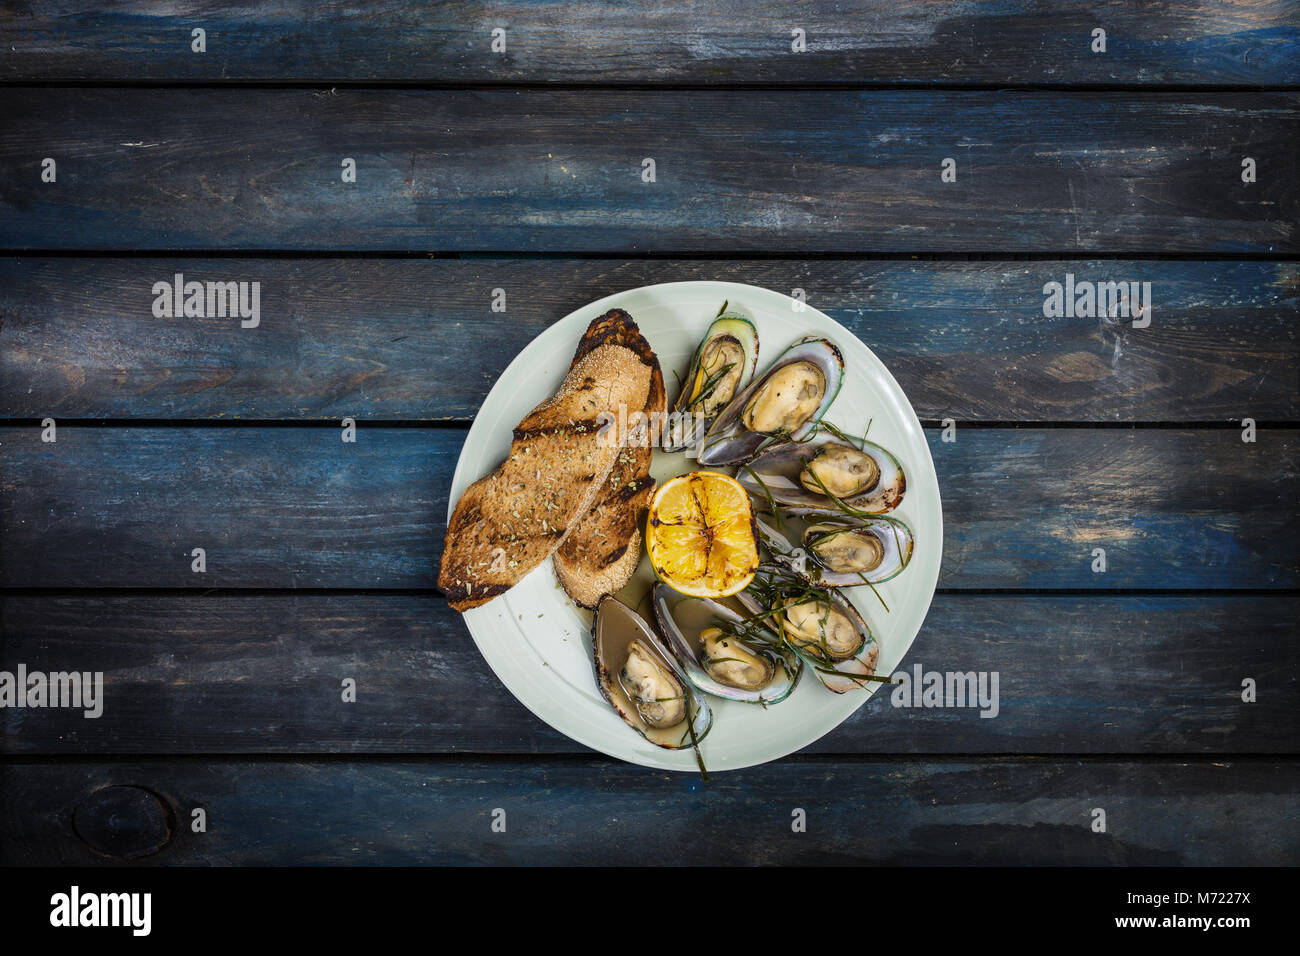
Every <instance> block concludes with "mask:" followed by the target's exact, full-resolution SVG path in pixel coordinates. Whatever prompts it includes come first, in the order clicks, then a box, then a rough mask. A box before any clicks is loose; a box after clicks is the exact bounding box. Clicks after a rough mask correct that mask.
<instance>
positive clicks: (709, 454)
mask: <svg viewBox="0 0 1300 956" xmlns="http://www.w3.org/2000/svg"><path fill="white" fill-rule="evenodd" d="M843 381H844V356H843V355H841V354H840V350H839V349H838V348H837V347H836V345H835V343H833V342H831V341H830V340H829V339H823V338H815V337H809V338H805V339H800V340H799V341H798V342H795V343H794V344H793V345H791V346H790V347H789V348H788V349H786V350H785V351H784V352H782V353H781V354H780V356H778V357H777V359H776V361H775V362H773V363H772V364H771V365H770V366H769V367H768V368H767V370H766V371H765V372H764V373H763V374H762V375H760V376H759V377H758V378H756V379H754V381H753V382H751V383H750V384H749V387H748V388H746V389H745V390H744V391H743V392H741V393H740V394H739V395H737V396H736V397H735V398H734V399H733V400H732V401H731V404H730V405H728V406H727V407H726V409H725V410H724V411H723V412H722V414H721V415H719V416H718V419H717V421H715V422H714V423H713V427H712V428H710V429H709V431H708V434H707V435H705V436H704V439H703V442H702V444H703V447H702V448H701V450H700V456H699V462H700V464H701V465H706V466H709V467H716V466H718V465H731V464H736V463H737V462H743V461H748V460H749V459H751V458H753V457H754V455H755V454H756V453H757V452H758V451H759V449H760V448H762V447H763V446H764V444H769V445H770V444H773V443H780V442H786V441H792V440H793V441H798V440H800V439H802V438H804V437H806V436H807V435H809V434H811V433H812V430H813V429H814V428H816V427H817V423H818V422H819V421H821V419H822V416H824V415H825V414H826V411H827V409H829V408H830V407H831V403H832V402H833V401H835V396H836V395H838V394H839V391H840V385H841V384H842V383H843Z"/></svg>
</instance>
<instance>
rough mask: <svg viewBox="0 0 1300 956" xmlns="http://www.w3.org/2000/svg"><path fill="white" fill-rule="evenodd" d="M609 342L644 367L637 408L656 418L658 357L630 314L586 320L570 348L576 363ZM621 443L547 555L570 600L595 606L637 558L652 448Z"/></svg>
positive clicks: (627, 575)
mask: <svg viewBox="0 0 1300 956" xmlns="http://www.w3.org/2000/svg"><path fill="white" fill-rule="evenodd" d="M608 343H615V344H618V345H620V346H623V347H624V348H628V349H630V350H632V351H633V352H635V353H636V354H637V355H638V356H639V357H640V359H641V361H642V362H644V363H645V364H646V366H647V367H649V368H650V370H651V374H650V388H649V392H648V393H647V396H646V403H645V406H644V408H643V409H642V410H643V411H644V412H646V413H654V414H656V415H659V416H662V414H663V412H664V411H665V409H666V407H667V394H666V392H665V390H664V379H663V372H662V370H661V369H660V367H659V359H658V357H657V356H656V355H655V353H654V349H652V348H651V347H650V343H649V342H647V341H646V339H645V336H643V335H642V334H641V330H640V329H638V328H637V326H636V323H635V322H634V321H633V320H632V316H630V315H628V313H626V312H624V311H623V310H622V309H611V310H610V311H609V312H606V313H605V314H604V315H602V316H601V317H600V318H599V319H597V320H596V321H595V322H593V323H592V324H591V326H590V327H589V328H588V330H587V335H585V336H583V339H582V341H581V342H579V343H578V348H577V350H576V351H575V352H574V356H573V361H574V364H577V363H578V362H580V361H581V360H582V359H583V357H584V356H585V355H586V354H588V352H589V351H590V349H592V348H594V347H595V346H596V345H598V344H608ZM642 437H643V439H644V442H643V443H640V444H638V443H636V442H635V441H634V443H632V444H629V445H627V446H626V447H625V448H624V450H623V452H622V453H621V454H620V455H619V456H618V459H617V460H616V462H615V465H614V467H613V469H612V470H611V472H610V475H609V477H608V478H607V479H606V481H605V482H604V483H603V484H602V486H601V489H600V491H599V492H598V494H597V495H596V498H595V499H594V501H593V502H592V506H591V510H590V511H588V512H587V514H586V515H585V516H583V518H582V519H581V520H580V521H579V522H578V523H577V524H576V525H575V526H574V528H573V530H572V531H571V532H570V533H569V535H568V536H567V537H566V538H565V539H564V541H563V542H562V543H561V545H560V547H559V549H558V550H557V551H556V552H555V554H554V555H553V556H552V557H551V564H552V565H553V566H554V568H555V577H556V580H558V581H559V582H560V586H561V587H563V588H564V591H565V593H566V594H568V595H569V597H570V599H572V600H573V602H574V603H575V604H578V605H580V606H581V607H585V608H593V609H594V608H595V607H596V606H597V605H598V604H599V603H600V600H601V598H603V597H605V595H607V594H615V593H617V592H618V591H621V590H622V589H623V587H624V585H626V584H627V582H628V581H629V580H630V579H631V577H632V575H633V573H635V571H636V566H637V564H638V563H640V560H641V543H642V537H641V528H642V526H643V523H644V522H643V519H644V515H645V512H646V509H647V508H649V506H650V499H651V498H652V497H653V496H654V488H655V483H654V479H652V478H651V477H650V465H651V462H652V460H653V457H654V448H653V446H652V444H651V443H650V442H649V440H648V438H649V436H648V435H643V436H642Z"/></svg>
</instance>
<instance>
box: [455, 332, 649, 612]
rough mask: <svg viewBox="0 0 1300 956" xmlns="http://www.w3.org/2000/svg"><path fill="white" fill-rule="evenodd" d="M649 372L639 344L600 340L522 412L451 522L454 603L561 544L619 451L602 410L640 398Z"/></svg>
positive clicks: (463, 602) (506, 581) (508, 581)
mask: <svg viewBox="0 0 1300 956" xmlns="http://www.w3.org/2000/svg"><path fill="white" fill-rule="evenodd" d="M597 321H599V320H597ZM650 379H651V369H650V367H649V366H647V365H646V364H645V363H644V362H643V361H642V360H641V357H640V356H639V355H637V353H636V352H634V351H632V350H631V349H628V348H625V347H623V346H621V345H616V344H612V343H601V344H597V345H595V346H594V347H593V348H591V349H590V350H589V351H588V352H587V354H585V355H584V356H583V357H582V359H581V360H580V361H579V362H576V363H574V365H573V366H572V367H571V368H570V369H569V373H568V375H566V376H565V379H564V382H563V384H562V385H561V386H560V390H559V391H558V392H556V394H555V395H554V396H553V397H551V398H548V399H547V400H546V401H544V402H542V403H541V404H540V405H538V406H537V407H536V408H535V409H533V410H532V411H531V412H529V413H528V415H527V416H525V418H524V420H523V421H521V422H520V423H519V425H518V426H517V427H516V428H515V431H514V440H513V442H512V443H511V446H510V457H509V458H508V459H507V460H506V461H505V462H503V463H502V464H501V466H500V467H498V468H497V470H496V471H494V472H493V473H492V474H490V475H488V476H487V477H485V478H480V479H479V480H478V481H476V482H474V484H472V485H470V486H469V488H467V489H466V490H465V493H464V494H463V495H462V496H461V498H460V500H459V501H458V502H456V508H455V511H454V512H453V513H452V516H451V521H450V522H448V525H447V537H446V543H445V545H444V547H443V552H442V564H441V567H440V568H439V573H438V587H439V588H441V589H442V591H443V592H444V593H445V594H446V595H447V598H448V601H449V602H450V603H451V606H452V607H454V608H455V609H456V610H458V611H467V610H469V609H470V608H473V607H478V606H479V605H481V604H486V603H487V602H488V601H490V600H492V598H494V597H496V596H497V595H498V594H501V593H503V592H505V591H507V590H509V589H510V588H511V587H513V586H514V585H515V584H516V583H518V581H519V580H520V579H521V578H523V577H524V575H526V574H527V573H528V572H529V571H531V570H532V569H533V568H535V567H537V565H539V564H541V563H542V562H543V561H545V560H546V559H547V558H548V557H550V555H551V554H552V553H553V552H554V551H555V549H556V548H557V547H559V545H560V542H561V541H563V540H564V536H565V535H566V534H568V532H569V531H570V529H572V528H573V527H574V525H575V523H576V522H577V521H578V520H579V519H580V518H581V517H582V516H583V515H585V514H586V513H587V511H588V509H589V508H590V507H591V504H592V501H593V500H594V499H595V497H596V494H597V493H598V492H599V491H600V489H601V488H602V487H603V485H604V483H605V480H606V479H607V478H608V477H609V473H610V470H611V469H612V468H613V467H614V463H615V461H616V460H617V458H618V456H619V454H620V452H621V448H620V447H619V444H618V442H617V441H616V440H612V435H611V431H613V430H611V429H608V428H607V427H606V424H607V422H608V421H609V419H608V418H603V416H613V418H614V419H617V416H618V414H619V408H620V406H623V407H624V408H642V407H644V406H645V403H646V398H647V396H648V395H649V392H650Z"/></svg>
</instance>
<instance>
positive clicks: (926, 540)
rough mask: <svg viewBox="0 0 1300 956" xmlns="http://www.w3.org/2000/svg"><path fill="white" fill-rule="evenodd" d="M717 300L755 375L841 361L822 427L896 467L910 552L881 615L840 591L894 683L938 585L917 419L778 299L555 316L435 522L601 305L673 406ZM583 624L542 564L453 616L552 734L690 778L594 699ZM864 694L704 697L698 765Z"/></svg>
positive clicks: (935, 536) (483, 413)
mask: <svg viewBox="0 0 1300 956" xmlns="http://www.w3.org/2000/svg"><path fill="white" fill-rule="evenodd" d="M724 299H725V300H727V301H728V302H730V303H731V308H733V309H739V310H741V311H742V313H743V314H746V315H748V316H749V317H750V318H751V319H752V320H753V322H754V324H755V326H756V327H757V328H758V335H759V343H760V351H759V360H758V372H759V374H762V371H763V369H764V368H765V367H766V365H767V364H768V363H769V362H771V360H772V359H774V358H775V357H776V356H777V355H778V354H779V353H780V352H781V350H782V349H784V348H785V347H786V346H787V345H788V344H790V343H791V342H793V341H794V340H795V339H798V338H800V337H802V336H804V335H809V334H817V335H824V336H826V337H828V338H829V339H831V341H833V342H835V343H836V344H837V345H838V346H839V347H840V350H841V351H842V352H843V353H844V361H845V365H846V368H847V374H846V375H845V378H844V386H843V388H842V389H841V390H840V393H839V396H838V397H837V398H836V399H835V402H834V404H833V405H832V406H831V408H830V412H829V414H828V415H827V418H828V420H830V421H832V422H834V423H835V424H837V425H839V426H840V427H841V428H844V429H845V430H847V431H849V432H851V433H856V434H861V433H862V430H863V428H865V427H866V424H867V421H868V419H870V420H871V431H870V436H869V437H870V438H871V440H872V441H875V442H878V443H879V444H881V445H884V446H885V447H886V448H888V449H890V450H891V451H893V452H894V454H895V455H897V456H898V458H899V459H900V460H901V461H902V463H903V467H904V469H905V470H906V474H907V494H906V496H905V497H904V499H903V504H902V505H901V506H900V507H899V508H898V509H897V511H896V512H894V513H895V514H896V515H897V517H899V518H901V519H903V521H905V522H906V523H907V524H908V526H909V527H911V528H912V531H913V533H914V534H915V552H914V556H913V558H912V562H911V564H909V565H908V567H907V569H906V570H905V571H903V573H902V574H900V575H899V576H898V577H896V578H894V580H892V581H889V582H887V583H885V584H883V585H879V586H878V590H879V592H880V594H881V596H882V597H883V598H884V600H885V601H886V602H887V603H888V604H889V607H890V613H885V610H884V608H883V607H881V604H880V602H879V601H877V600H876V598H875V597H874V596H873V595H872V593H871V590H870V589H869V588H865V587H857V588H850V589H846V590H845V591H843V592H842V593H844V594H845V595H846V596H847V597H849V598H850V599H851V600H852V601H853V603H854V604H855V605H856V606H857V608H858V610H860V611H861V612H862V613H863V614H864V615H865V616H866V619H867V622H868V623H869V624H870V625H871V629H872V631H873V632H874V633H875V635H876V639H877V640H878V641H879V642H880V647H881V650H880V663H879V668H878V670H879V673H882V674H890V673H893V672H894V670H895V668H897V666H898V665H899V663H900V662H901V661H902V659H903V656H904V655H905V654H906V653H907V649H908V647H910V646H911V644H912V641H913V639H914V638H915V637H916V634H917V632H918V631H919V630H920V628H921V622H922V621H923V620H924V619H925V615H926V611H927V610H929V607H930V600H931V598H932V597H933V596H934V588H935V583H936V581H937V580H938V577H939V558H940V555H941V554H942V552H943V514H942V510H941V507H940V503H939V483H938V481H937V479H936V478H935V473H934V462H933V461H932V460H931V458H930V449H929V446H928V445H927V444H926V440H925V434H924V432H923V431H922V429H921V423H920V422H919V421H918V420H917V418H916V413H915V412H914V411H913V410H912V406H911V404H910V403H909V402H908V400H907V397H906V396H905V395H904V394H903V390H902V389H901V388H899V386H898V383H897V382H896V381H894V377H893V376H892V375H890V374H889V370H888V369H886V368H885V366H884V364H883V363H882V362H881V361H880V360H879V359H878V358H876V356H875V355H874V354H873V353H872V352H871V350H870V349H868V348H867V347H866V346H865V345H863V344H862V342H860V341H859V340H858V339H857V338H855V337H854V336H853V334H852V333H850V332H849V331H848V330H847V329H845V328H844V327H843V326H842V325H840V324H839V323H837V322H835V321H834V320H832V319H831V318H829V317H828V316H826V315H823V314H822V313H821V312H818V311H817V310H816V309H814V308H812V307H811V306H804V308H803V311H802V312H800V311H795V308H794V306H795V302H794V300H793V299H791V298H789V297H788V296H785V295H781V294H780V293H777V292H772V291H770V290H767V289H760V288H757V287H755V286H749V285H742V284H739V283H735V282H670V283H665V284H662V285H652V286H645V287H643V288H640V289H633V290H631V291H628V292H620V293H618V294H617V295H611V296H608V297H606V298H604V299H601V300H600V301H598V302H593V303H591V304H590V305H587V306H583V307H582V308H581V309H578V310H577V311H576V312H573V313H571V314H569V315H568V316H566V317H565V318H563V319H561V320H560V321H559V322H557V323H556V324H555V325H553V326H551V327H550V328H549V329H547V330H546V331H545V332H543V333H542V334H541V335H539V336H538V337H537V338H536V339H535V340H533V342H531V343H530V344H529V345H528V347H527V348H525V349H524V350H523V351H522V352H520V353H519V355H518V356H517V357H516V358H515V360H514V361H513V362H511V363H510V367H509V368H507V369H506V370H505V372H504V373H503V374H502V376H501V378H500V379H499V380H498V381H497V383H496V385H495V386H493V388H492V391H491V393H490V394H489V395H488V397H487V400H486V401H485V402H484V403H483V407H482V408H481V409H480V410H479V413H478V416H477V417H476V418H475V419H474V424H473V426H472V427H471V428H470V430H469V436H468V437H467V438H466V440H465V446H464V448H463V449H462V450H461V454H460V461H459V462H458V463H457V465H456V474H455V476H454V477H453V478H452V487H451V503H450V505H449V509H448V512H449V513H448V518H450V510H451V508H453V507H454V506H455V502H456V501H457V500H458V499H459V498H460V496H461V493H462V492H463V491H464V490H465V489H466V487H468V486H469V485H470V483H471V482H473V481H475V480H477V479H478V478H480V477H482V476H483V475H485V474H487V473H488V472H490V471H492V470H493V469H494V468H496V467H497V465H498V464H500V463H501V462H502V461H503V460H504V459H505V457H506V455H507V454H508V452H509V449H510V439H511V432H512V429H513V428H514V426H515V425H516V424H517V423H518V422H519V420H520V419H522V418H523V417H524V415H525V414H527V413H528V412H529V411H530V410H532V408H533V407H534V406H536V405H537V404H538V403H540V402H541V401H542V400H544V399H545V398H547V397H548V396H550V395H551V394H553V393H554V392H555V390H556V389H557V388H558V387H559V384H560V382H561V380H562V379H563V378H564V375H565V373H566V372H567V371H568V369H569V362H570V361H571V360H572V358H573V351H574V349H575V348H576V347H577V344H578V340H579V339H580V338H581V337H582V334H583V332H585V331H586V328H587V325H588V324H589V323H590V322H591V320H592V319H594V318H596V317H597V316H599V315H601V314H603V313H605V312H607V311H608V310H610V309H613V308H621V309H625V310H626V311H627V312H628V313H630V314H631V316H632V318H633V319H634V320H635V321H636V323H637V325H638V326H639V327H640V329H641V332H642V334H644V335H645V337H646V339H648V340H649V342H650V345H651V346H652V347H653V348H654V350H655V352H656V353H657V354H658V356H659V362H660V364H661V365H662V366H663V372H664V381H665V385H666V386H667V389H668V400H669V402H670V403H671V402H672V401H674V400H675V399H676V397H677V379H676V376H675V375H674V372H676V373H677V375H682V374H684V373H685V367H686V365H687V363H688V362H689V361H690V357H691V354H692V353H693V351H694V349H695V347H696V345H697V344H698V343H699V340H700V339H701V338H702V337H703V334H704V330H705V329H706V328H707V327H708V325H709V323H710V322H711V321H712V320H713V317H714V316H715V315H716V314H717V311H718V307H719V306H720V305H722V302H723V300H724ZM692 466H693V463H691V462H687V461H686V460H685V459H684V457H683V456H677V455H675V456H667V455H663V454H660V453H657V454H656V455H655V468H654V470H653V471H654V474H655V477H656V478H658V479H660V480H663V479H664V478H665V477H668V476H670V475H672V474H679V473H681V472H684V471H689V470H692ZM648 564H649V562H648V561H647V560H645V559H644V556H643V560H642V568H641V571H639V572H638V576H637V578H636V579H634V582H633V584H632V585H629V587H628V589H627V590H626V591H625V592H623V593H622V594H621V595H620V596H621V597H623V598H624V600H626V601H627V603H630V604H633V605H635V603H636V600H637V599H638V598H639V597H640V595H641V594H642V593H644V589H645V586H646V582H647V580H648V573H647V566H648ZM637 588H639V590H636V589H637ZM590 621H591V614H590V613H589V612H586V611H583V610H581V609H579V608H577V607H576V606H575V605H574V604H572V603H571V602H570V601H569V600H568V598H567V597H566V596H565V594H564V591H563V590H561V589H560V587H559V585H558V584H557V583H556V581H555V575H554V572H553V571H552V569H551V562H550V561H546V562H544V563H543V564H542V565H541V566H540V567H538V568H536V569H535V570H534V571H533V572H532V573H531V574H529V575H528V576H527V577H525V578H524V579H523V580H522V581H520V582H519V583H518V584H517V585H515V587H514V588H512V589H511V590H510V591H508V592H506V593H505V594H503V595H501V596H500V597H498V598H497V599H496V600H494V601H491V602H490V603H488V604H485V605H483V606H482V607H478V608H475V609H473V610H471V611H469V612H468V613H467V614H465V623H466V624H467V625H468V626H469V630H470V633H471V634H472V635H473V637H474V642H475V643H476V644H477V645H478V649H479V651H480V652H481V653H482V654H483V657H484V658H485V659H486V660H487V662H488V664H489V665H490V666H491V667H492V670H493V671H494V672H495V673H496V675H497V677H499V678H500V679H501V682H502V683H503V684H505V685H506V687H508V688H509V689H510V691H511V693H513V694H514V695H515V696H516V697H517V698H519V700H520V701H521V702H522V703H523V704H524V706H526V707H527V708H528V709H529V710H531V711H532V712H533V713H534V714H536V715H537V716H538V717H540V718H541V719H542V720H544V721H546V723H548V724H550V725H551V726H552V727H554V728H555V729H556V730H558V731H560V732H561V733H563V734H567V735H568V736H569V737H571V738H573V739H574V740H576V741H578V742H579V743H581V744H585V745H586V746H588V747H591V748H593V749H595V750H599V751H601V752H603V753H606V754H608V755H610V756H611V757H617V758H619V759H621V760H626V761H629V762H631V763H636V764H642V765H644V766H647V767H658V768H661V769H665V770H688V771H696V770H697V769H698V768H697V767H696V763H695V757H694V755H693V754H692V752H691V751H690V749H689V748H687V749H685V750H680V751H671V750H664V749H662V748H659V747H656V746H654V745H653V744H650V743H647V742H646V741H645V740H643V739H642V738H641V737H640V736H639V735H638V734H637V733H636V732H635V731H633V730H632V729H631V728H630V727H628V726H627V725H626V724H624V723H623V721H622V720H621V719H619V717H618V716H617V715H616V714H615V713H614V711H613V710H611V709H610V707H609V705H608V704H607V703H606V702H605V700H604V698H602V697H601V696H600V692H599V691H598V690H597V689H596V684H595V679H594V676H593V672H592V664H591V641H590V635H589V628H590ZM873 691H874V688H870V689H863V690H860V691H850V692H849V693H847V694H838V695H837V694H832V693H831V692H830V691H828V690H826V689H825V688H823V687H822V686H821V684H820V683H819V682H818V681H817V680H816V679H815V678H814V677H813V676H812V675H811V674H805V675H804V679H803V680H801V681H800V683H799V686H798V687H797V688H796V689H795V692H794V693H793V694H792V695H791V696H790V697H789V698H788V699H787V700H785V701H783V702H782V703H780V704H777V705H775V706H772V707H769V708H767V709H766V710H764V709H763V708H761V707H756V706H753V705H750V704H743V703H738V702H735V701H726V700H720V699H718V698H713V697H711V698H709V703H710V705H711V706H712V707H713V710H714V723H713V730H712V731H711V732H710V733H709V735H708V737H707V738H706V739H705V740H704V742H703V743H702V744H701V745H700V750H701V754H702V755H703V758H704V762H705V765H706V766H707V768H708V769H709V770H710V771H714V770H735V769H738V768H740V767H748V766H752V765H754V764H759V763H764V762H765V761H768V760H775V759H776V758H778V757H783V756H785V755H786V754H788V753H792V752H793V751H795V750H798V749H799V748H801V747H806V746H807V745H808V744H810V743H812V742H813V741H814V740H817V739H818V738H819V737H821V736H822V735H823V734H825V733H827V732H828V731H830V730H832V729H833V728H834V727H835V726H836V725H838V724H839V723H840V722H841V721H843V720H844V719H845V718H847V717H848V716H849V715H850V714H852V713H853V712H854V711H855V710H857V709H858V708H859V707H861V706H862V704H863V703H864V702H865V701H866V699H867V697H868V696H870V694H871V693H872V692H873Z"/></svg>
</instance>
